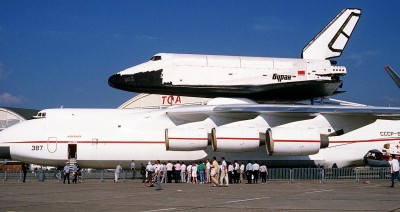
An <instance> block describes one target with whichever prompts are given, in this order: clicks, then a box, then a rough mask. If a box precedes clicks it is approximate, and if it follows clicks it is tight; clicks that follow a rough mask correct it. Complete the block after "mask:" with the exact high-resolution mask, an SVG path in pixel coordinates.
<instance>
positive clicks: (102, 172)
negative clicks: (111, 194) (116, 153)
mask: <svg viewBox="0 0 400 212" xmlns="http://www.w3.org/2000/svg"><path fill="white" fill-rule="evenodd" d="M100 181H101V182H104V169H102V170H101V179H100Z"/></svg>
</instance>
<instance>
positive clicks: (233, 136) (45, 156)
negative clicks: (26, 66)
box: [0, 98, 400, 168]
mask: <svg viewBox="0 0 400 212" xmlns="http://www.w3.org/2000/svg"><path fill="white" fill-rule="evenodd" d="M399 118H400V108H390V107H369V106H357V107H355V106H316V105H269V104H256V103H254V102H251V101H250V100H245V99H226V98H217V99H214V100H211V101H210V102H209V103H208V105H200V106H176V107H173V106H172V107H170V108H167V109H155V110H153V109H147V110H146V109H142V110H140V109H138V110H129V109H46V110H42V111H40V112H39V113H38V117H37V119H33V120H29V121H25V122H22V123H20V124H17V125H14V126H12V127H10V128H7V129H5V130H4V131H2V132H1V133H0V158H12V159H14V160H20V161H26V162H29V163H35V164H42V165H52V166H62V165H64V164H65V162H66V161H68V160H69V158H76V161H77V162H78V163H79V165H80V166H81V167H92V168H114V167H115V166H116V164H117V163H122V165H123V166H124V167H125V168H128V166H129V164H130V161H131V160H136V161H137V162H139V163H141V162H147V161H150V160H151V161H153V160H156V159H159V160H162V161H167V160H171V161H197V160H202V159H204V158H206V157H208V158H211V157H212V156H217V157H221V156H224V157H225V158H226V159H227V160H228V161H229V160H246V161H247V160H257V161H267V163H268V165H269V166H292V167H293V166H307V165H316V164H320V165H322V166H326V167H330V166H331V165H332V164H333V163H336V164H337V165H338V166H339V167H343V166H357V165H362V160H363V156H364V155H365V154H366V153H367V152H368V151H369V150H371V149H382V148H383V146H384V144H386V143H390V144H391V146H392V147H394V146H399V145H400V128H399V126H400V120H399Z"/></svg>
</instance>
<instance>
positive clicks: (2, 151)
mask: <svg viewBox="0 0 400 212" xmlns="http://www.w3.org/2000/svg"><path fill="white" fill-rule="evenodd" d="M0 158H1V159H11V153H10V147H9V146H0Z"/></svg>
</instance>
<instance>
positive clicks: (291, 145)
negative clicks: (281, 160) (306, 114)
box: [265, 128, 327, 156]
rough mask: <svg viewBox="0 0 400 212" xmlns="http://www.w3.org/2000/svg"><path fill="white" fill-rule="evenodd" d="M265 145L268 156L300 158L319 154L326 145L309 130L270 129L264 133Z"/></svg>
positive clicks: (313, 131)
mask: <svg viewBox="0 0 400 212" xmlns="http://www.w3.org/2000/svg"><path fill="white" fill-rule="evenodd" d="M265 144H266V148H267V152H268V154H269V155H277V156H302V155H312V154H316V153H318V152H319V149H320V148H321V147H326V146H327V145H326V144H323V143H321V135H320V134H319V133H318V132H317V131H315V130H310V129H292V128H272V129H270V128H269V129H268V130H267V131H266V132H265Z"/></svg>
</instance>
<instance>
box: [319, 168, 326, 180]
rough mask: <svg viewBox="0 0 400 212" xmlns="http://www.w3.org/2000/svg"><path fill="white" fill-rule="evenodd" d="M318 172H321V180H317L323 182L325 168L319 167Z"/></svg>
mask: <svg viewBox="0 0 400 212" xmlns="http://www.w3.org/2000/svg"><path fill="white" fill-rule="evenodd" d="M319 170H320V173H321V180H320V181H319V183H325V169H321V168H320V169H319Z"/></svg>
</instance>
